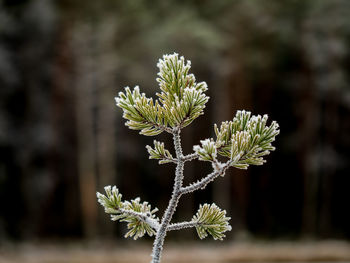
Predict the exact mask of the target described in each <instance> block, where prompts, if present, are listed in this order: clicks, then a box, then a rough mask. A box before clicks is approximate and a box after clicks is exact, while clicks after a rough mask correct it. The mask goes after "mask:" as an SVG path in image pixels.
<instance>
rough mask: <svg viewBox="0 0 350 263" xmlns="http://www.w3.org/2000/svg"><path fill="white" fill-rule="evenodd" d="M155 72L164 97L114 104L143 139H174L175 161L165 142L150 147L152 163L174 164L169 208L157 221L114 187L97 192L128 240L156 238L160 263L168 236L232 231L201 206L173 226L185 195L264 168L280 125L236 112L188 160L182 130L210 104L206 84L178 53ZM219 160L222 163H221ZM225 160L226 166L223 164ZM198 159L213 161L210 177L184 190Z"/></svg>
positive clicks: (218, 212) (127, 98)
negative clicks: (229, 174)
mask: <svg viewBox="0 0 350 263" xmlns="http://www.w3.org/2000/svg"><path fill="white" fill-rule="evenodd" d="M157 67H158V68H159V73H158V77H157V82H158V84H159V88H160V92H159V93H156V95H157V96H158V99H156V100H154V99H152V98H148V97H147V96H146V94H144V93H141V92H140V88H139V87H138V86H136V87H135V88H134V89H133V90H130V88H129V87H126V88H125V91H124V92H119V94H118V97H116V104H117V106H118V107H120V108H121V109H122V110H123V117H124V118H125V119H126V120H127V121H126V126H128V127H129V128H130V129H132V130H139V131H140V134H143V135H147V136H155V135H158V134H160V133H162V132H164V131H165V132H167V133H169V134H171V135H172V136H173V144H174V149H175V157H173V156H172V154H171V153H170V151H169V150H167V149H166V148H165V145H164V143H163V142H158V141H156V140H155V141H154V146H153V147H151V146H148V145H147V146H146V149H147V151H148V153H149V158H150V159H156V160H158V161H159V163H160V164H163V163H175V164H176V168H175V176H174V185H173V190H172V194H171V198H170V200H169V204H168V207H167V208H166V210H165V211H164V214H163V216H162V218H161V220H159V219H158V218H157V217H156V216H155V212H157V210H158V209H152V208H151V205H149V204H148V203H147V202H141V201H140V198H135V199H133V200H131V201H125V200H122V195H121V194H120V193H119V191H118V189H117V188H116V187H115V186H114V187H111V186H106V187H105V192H106V195H104V194H101V193H97V198H98V202H99V203H100V204H101V205H102V206H103V207H104V209H105V212H106V213H107V214H110V216H111V219H112V220H119V221H122V222H127V227H128V229H129V232H127V233H126V234H125V237H133V238H134V239H137V238H139V237H142V236H144V234H146V233H147V234H148V235H150V236H152V235H155V239H154V243H153V251H152V261H151V263H160V261H161V254H162V250H163V244H164V240H165V237H166V233H167V232H168V231H174V230H180V229H184V228H196V231H197V234H198V236H199V238H200V239H202V238H205V237H207V236H208V235H211V236H212V237H213V238H214V239H215V240H222V239H223V238H224V237H225V232H227V231H230V230H231V226H230V225H229V223H228V221H229V220H230V218H229V217H227V216H226V211H225V210H222V209H220V208H219V207H218V206H217V205H215V204H211V205H209V204H203V205H200V207H199V209H198V211H197V213H196V214H195V215H194V216H193V217H192V220H191V221H185V222H179V223H172V222H171V221H172V217H173V215H174V213H175V211H176V208H177V205H178V202H179V200H180V198H181V196H182V195H184V194H188V193H191V192H193V191H196V190H199V189H204V188H205V187H206V186H207V185H208V184H209V183H210V182H212V181H214V180H215V179H216V178H217V177H219V176H224V174H225V172H226V170H227V169H228V168H230V167H235V168H239V169H247V168H248V167H249V166H250V165H262V164H263V163H264V162H265V161H266V160H265V159H264V157H265V156H266V155H268V154H269V153H270V151H273V150H275V148H274V147H273V146H272V143H273V142H274V140H275V137H276V136H277V135H278V134H279V127H278V124H277V122H275V121H272V122H271V124H270V125H268V124H267V120H268V116H267V115H263V116H261V115H256V116H254V115H252V114H251V113H250V112H248V111H244V110H242V111H237V113H236V115H235V116H234V117H233V119H232V120H231V121H225V122H222V123H221V125H220V126H218V125H216V124H215V125H214V132H215V135H216V138H208V139H204V140H201V141H200V144H199V145H195V146H194V147H193V150H194V152H193V153H191V154H188V155H184V154H183V152H182V146H181V137H180V134H181V130H182V129H183V128H185V127H186V126H188V125H189V124H191V123H192V122H193V121H194V120H195V119H196V118H198V117H199V116H200V115H202V114H203V113H204V108H205V105H206V103H207V102H208V100H209V97H208V96H207V95H206V94H205V91H206V90H207V84H206V83H205V82H196V78H195V76H194V75H193V74H191V73H190V72H189V71H190V68H191V62H190V61H188V60H187V61H185V59H184V57H179V55H178V54H176V53H174V54H171V55H164V56H163V58H162V59H160V60H159V62H158V64H157ZM219 157H220V158H219ZM222 158H224V159H226V160H225V161H222V162H221V161H219V160H221V159H222ZM195 159H198V160H200V161H206V162H209V164H210V165H211V166H212V167H213V171H212V173H210V174H208V175H206V176H205V177H203V178H202V179H200V180H198V181H197V182H194V183H192V184H190V185H188V186H183V179H184V164H185V162H188V161H193V160H195Z"/></svg>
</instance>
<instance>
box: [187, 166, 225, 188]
mask: <svg viewBox="0 0 350 263" xmlns="http://www.w3.org/2000/svg"><path fill="white" fill-rule="evenodd" d="M229 166H230V162H227V163H225V164H223V165H217V164H216V165H215V166H214V167H215V168H214V171H213V172H212V173H210V174H208V175H207V176H206V177H204V178H202V179H201V180H199V181H197V182H195V183H192V184H190V185H189V186H186V187H182V188H181V190H180V192H181V194H188V193H191V192H193V191H196V190H198V189H204V188H205V187H206V186H207V184H209V183H210V182H212V181H214V179H215V178H217V177H218V176H219V175H223V174H224V173H225V172H226V170H227V168H229Z"/></svg>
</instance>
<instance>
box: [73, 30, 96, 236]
mask: <svg viewBox="0 0 350 263" xmlns="http://www.w3.org/2000/svg"><path fill="white" fill-rule="evenodd" d="M73 34H74V35H73V36H74V38H73V40H72V46H73V52H74V57H75V59H76V64H75V68H76V72H75V73H76V76H75V92H76V93H75V99H76V116H77V117H76V118H77V140H78V176H79V185H80V204H81V210H82V222H83V233H84V235H85V236H86V237H94V236H96V234H97V203H96V194H95V193H96V188H97V187H96V186H97V181H96V179H97V175H96V173H97V163H96V155H97V153H96V144H97V141H96V137H95V130H96V126H95V125H96V124H95V114H96V107H97V98H96V93H97V90H96V89H97V87H96V84H97V76H96V71H97V68H96V61H95V59H96V34H95V32H94V31H93V29H92V27H91V25H89V24H81V25H78V26H77V27H76V28H74V29H73Z"/></svg>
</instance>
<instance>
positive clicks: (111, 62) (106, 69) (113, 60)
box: [95, 18, 117, 236]
mask: <svg viewBox="0 0 350 263" xmlns="http://www.w3.org/2000/svg"><path fill="white" fill-rule="evenodd" d="M96 31H97V32H96V35H97V36H96V38H97V39H98V41H97V51H98V55H97V58H96V62H95V63H96V65H97V67H96V74H97V82H98V91H97V95H98V97H97V114H96V136H97V138H96V141H97V156H96V157H97V160H96V161H97V176H98V180H97V186H98V187H97V190H98V191H102V189H103V187H104V186H106V185H111V184H115V183H116V178H115V177H116V172H115V171H116V147H117V143H116V121H115V120H116V112H117V111H116V107H115V101H114V97H115V96H116V95H117V94H116V92H115V91H116V88H115V87H114V86H115V80H114V72H115V71H116V67H117V57H116V54H115V52H114V50H113V48H114V47H113V43H114V41H113V37H114V32H115V24H113V23H112V21H109V19H106V18H105V19H104V20H103V21H102V22H100V23H99V24H98V28H97V30H96ZM99 222H100V224H99V229H100V230H101V232H102V234H103V235H108V236H111V235H112V234H113V232H112V228H113V224H111V223H110V220H109V218H108V217H106V215H105V213H104V211H103V209H99Z"/></svg>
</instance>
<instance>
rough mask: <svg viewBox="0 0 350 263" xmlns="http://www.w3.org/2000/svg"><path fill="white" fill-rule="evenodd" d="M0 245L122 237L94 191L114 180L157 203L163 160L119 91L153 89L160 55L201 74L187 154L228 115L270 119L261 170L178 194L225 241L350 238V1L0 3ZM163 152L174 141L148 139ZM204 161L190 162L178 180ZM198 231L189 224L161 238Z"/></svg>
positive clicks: (167, 186)
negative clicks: (222, 221) (273, 133)
mask: <svg viewBox="0 0 350 263" xmlns="http://www.w3.org/2000/svg"><path fill="white" fill-rule="evenodd" d="M0 3H1V4H0V200H1V209H0V240H30V239H47V238H54V239H62V238H101V237H117V238H121V237H122V235H123V233H125V225H123V224H116V223H113V222H111V221H109V219H108V216H107V215H105V214H104V213H103V209H102V208H101V207H100V206H99V205H98V204H97V201H96V197H95V192H96V191H100V192H102V191H103V187H104V186H105V185H107V184H111V185H114V184H116V185H118V187H119V188H120V190H121V192H122V193H123V196H124V197H125V198H127V199H128V198H134V197H137V196H140V197H141V199H142V200H147V201H149V202H150V203H151V204H152V206H156V207H158V208H159V209H160V212H159V216H161V213H162V212H163V210H164V208H165V207H166V205H167V202H168V199H169V197H170V194H171V188H172V183H173V172H174V167H173V165H172V164H167V165H162V166H159V165H158V164H157V161H154V160H148V153H147V151H146V149H145V145H146V144H152V141H153V139H154V138H153V137H144V136H141V135H138V134H137V132H136V131H131V130H128V129H127V127H125V126H124V120H123V119H122V118H121V115H122V113H121V110H120V109H118V108H117V107H116V106H115V102H114V97H115V96H117V94H118V92H119V91H121V90H123V87H125V86H130V87H133V86H135V85H140V87H141V90H142V91H143V92H146V93H147V95H148V96H154V94H155V93H156V92H157V89H158V87H157V83H156V81H155V78H156V74H157V68H156V63H157V61H158V59H159V58H161V57H162V55H163V54H166V53H173V52H178V53H179V54H180V55H183V56H185V58H186V59H189V60H191V61H192V73H194V74H195V75H196V78H197V80H198V81H206V82H207V83H208V86H209V90H208V92H207V94H208V95H209V96H210V97H211V99H210V101H209V103H208V104H207V108H206V110H205V115H204V116H202V117H200V118H199V119H197V120H196V121H195V122H194V123H193V124H192V125H191V126H189V127H187V128H185V130H184V131H183V139H182V141H183V144H184V146H183V147H184V150H185V153H190V152H191V151H192V146H193V145H194V144H198V143H199V140H200V139H205V138H207V137H211V136H213V123H218V124H219V123H220V122H221V121H224V120H229V119H231V118H232V117H233V115H234V114H235V111H236V110H238V109H246V110H250V111H252V112H253V114H264V113H267V114H269V116H270V119H273V120H276V121H277V122H278V123H279V124H280V126H281V134H280V135H279V136H278V137H277V141H276V142H275V146H276V148H277V149H276V151H275V152H273V153H272V154H271V155H270V156H268V157H267V164H265V165H264V166H258V167H251V168H249V169H248V170H247V171H241V170H237V169H231V170H229V171H228V172H227V174H226V176H225V178H219V179H218V180H217V181H215V182H214V183H213V184H211V185H210V186H209V187H207V188H206V189H205V190H203V191H198V192H195V193H194V194H192V195H187V196H184V197H183V198H182V199H181V201H180V205H179V208H178V211H177V213H176V215H175V219H174V220H176V221H182V220H189V219H190V218H192V215H193V214H194V213H195V212H196V210H197V208H198V206H199V204H200V203H205V202H215V203H216V204H218V205H219V206H220V207H222V208H226V209H227V211H228V214H229V216H231V217H232V220H231V224H232V226H233V231H231V232H230V233H229V234H228V238H231V239H232V238H247V237H248V238H249V237H252V238H266V239H276V238H287V239H300V238H304V237H311V238H316V239H322V238H337V239H349V238H350V224H349V222H350V209H349V202H350V190H349V186H350V175H349V171H350V169H349V168H350V162H349V161H350V158H349V157H350V155H349V146H350V84H349V81H350V79H349V76H350V53H349V50H350V19H349V17H350V1H348V0H333V1H326V0H308V1H306V0H285V1H280V0H268V1H259V0H251V1H246V0H235V1H226V0H215V1H209V0H204V1H203V0H202V1H199V0H189V1H175V0H174V1H163V0H155V1H146V0H135V1H118V0H99V1H83V0H71V1H69V0H63V1H58V0H57V1H53V0H6V1H0ZM157 139H158V140H163V141H165V143H166V147H167V148H169V149H170V150H173V148H172V146H171V145H172V144H171V138H170V137H169V136H167V135H166V134H164V135H161V136H158V137H157ZM209 171H210V165H209V164H207V163H204V162H198V161H194V162H192V163H191V164H190V165H187V166H186V170H185V177H186V183H190V182H192V181H194V180H196V179H199V178H201V177H203V176H205V174H206V173H207V172H209ZM184 237H186V238H187V239H190V240H197V237H196V236H195V234H194V232H193V230H183V231H181V232H180V231H179V232H176V233H175V232H174V233H171V234H169V238H174V239H181V238H184Z"/></svg>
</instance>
